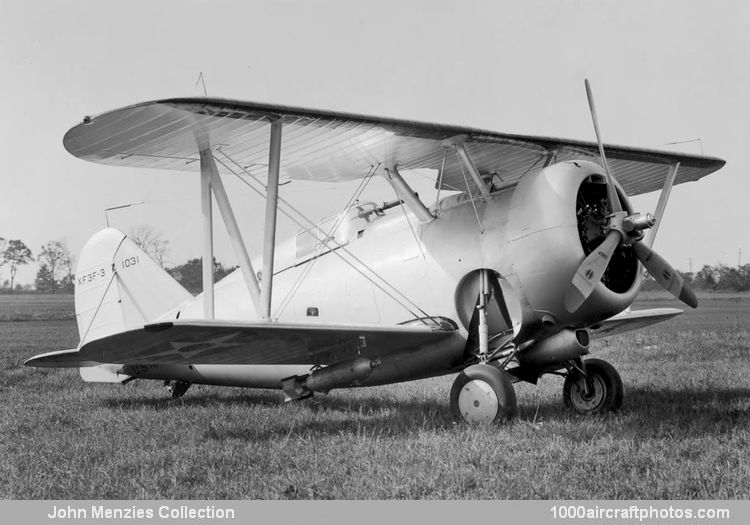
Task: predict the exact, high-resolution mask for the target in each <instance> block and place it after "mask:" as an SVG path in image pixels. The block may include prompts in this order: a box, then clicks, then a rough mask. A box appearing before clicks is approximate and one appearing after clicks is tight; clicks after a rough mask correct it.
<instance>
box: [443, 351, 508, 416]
mask: <svg viewBox="0 0 750 525" xmlns="http://www.w3.org/2000/svg"><path fill="white" fill-rule="evenodd" d="M451 411H452V412H453V416H454V417H455V418H456V420H458V421H465V422H467V423H471V424H480V425H486V424H490V423H503V422H505V421H509V420H510V419H512V418H513V417H514V416H515V415H516V392H515V390H514V389H513V382H512V381H511V379H510V376H509V375H508V374H507V373H505V372H504V371H503V370H500V369H499V368H495V367H494V366H492V365H485V364H479V365H472V366H470V367H468V368H466V369H464V371H463V372H461V373H460V374H458V377H457V378H456V381H455V382H454V383H453V388H451Z"/></svg>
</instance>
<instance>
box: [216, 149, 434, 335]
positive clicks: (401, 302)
mask: <svg viewBox="0 0 750 525" xmlns="http://www.w3.org/2000/svg"><path fill="white" fill-rule="evenodd" d="M219 152H220V153H221V154H222V155H223V156H224V157H226V159H227V161H229V162H230V163H232V164H233V165H235V166H236V167H237V168H238V169H239V170H240V171H241V172H243V173H244V174H245V175H247V176H248V177H250V178H251V179H252V180H253V181H254V182H255V183H256V184H258V185H260V186H261V187H263V188H265V185H264V184H263V183H262V182H261V181H259V180H258V179H257V177H255V176H254V175H253V174H252V173H250V172H248V171H247V170H246V169H245V168H243V167H242V166H241V165H240V164H239V163H237V161H235V160H234V159H232V158H231V157H230V156H229V155H227V154H226V153H225V152H223V151H221V150H219ZM216 161H217V162H219V164H221V165H222V166H224V168H226V169H227V170H228V171H229V172H230V173H231V174H232V175H234V176H235V177H237V179H238V180H240V181H241V182H243V183H244V184H245V185H246V186H248V187H249V188H250V189H252V190H253V191H255V192H256V193H257V194H258V195H260V196H261V197H264V198H265V195H264V193H263V191H261V190H259V189H257V188H256V187H254V186H253V185H252V184H250V182H249V181H247V180H245V179H244V178H242V177H241V176H240V175H239V174H238V173H236V172H235V171H234V170H233V169H232V168H231V167H229V166H228V165H227V164H226V163H225V162H223V161H222V160H221V159H216ZM279 202H280V203H282V204H284V205H285V206H286V207H287V208H288V209H289V210H290V211H288V210H286V209H284V208H281V207H279V208H280V209H281V212H282V213H283V214H284V215H286V216H287V217H288V218H289V219H290V220H291V221H292V222H294V223H295V224H296V225H297V226H298V227H300V228H302V229H303V230H305V231H309V233H310V235H313V233H312V231H310V230H311V229H312V228H316V227H317V225H316V224H315V223H314V222H313V221H312V220H310V219H309V218H308V217H306V216H305V214H303V213H302V212H301V211H299V210H298V209H297V208H296V207H294V206H293V205H292V204H291V203H289V202H288V201H287V200H286V199H284V198H283V197H281V196H279ZM291 212H294V213H295V214H297V216H298V217H299V218H295V217H294V216H293V215H292V213H291ZM301 221H306V222H307V223H308V225H307V226H305V225H304V224H303V223H302V222H301ZM323 242H325V243H326V247H328V248H329V249H330V251H331V253H333V254H334V255H336V256H337V257H339V258H340V259H341V260H342V261H343V262H344V263H345V264H347V265H348V266H350V267H351V268H352V269H353V270H354V271H356V272H357V273H359V274H360V275H362V276H363V277H364V278H365V279H367V280H368V281H369V282H370V283H372V284H373V285H374V286H375V287H376V288H378V289H379V290H381V291H382V292H383V293H385V294H386V295H387V296H388V297H390V298H391V299H393V300H394V301H395V302H396V303H397V304H399V305H400V306H401V307H402V308H404V309H405V310H406V311H408V312H409V313H410V314H411V315H413V316H414V317H415V318H416V319H419V321H421V322H422V323H423V324H425V325H428V323H427V321H426V319H429V320H430V321H432V323H433V324H434V325H435V326H438V327H440V323H439V322H438V321H437V320H436V319H435V318H434V317H433V316H431V315H429V314H428V313H427V312H425V311H424V310H423V309H422V308H420V307H419V306H418V305H417V304H416V303H414V302H413V301H412V300H410V299H409V298H408V297H406V296H405V295H404V294H403V293H401V292H400V291H399V290H398V289H397V288H396V287H395V286H393V285H392V284H390V283H389V282H388V281H386V280H385V279H384V278H383V277H382V276H380V275H379V274H378V273H377V272H376V271H375V270H373V269H372V268H370V267H369V266H368V265H367V264H365V263H364V262H363V261H362V260H361V259H359V258H358V257H357V256H356V255H354V254H353V253H352V252H351V251H349V250H347V249H346V247H344V246H343V245H342V244H340V243H338V242H337V241H336V240H335V239H324V241H323ZM329 243H333V244H334V245H335V247H334V248H331V247H330V245H329ZM337 248H340V250H338V249H337ZM339 251H343V252H344V253H345V254H346V255H348V256H349V257H351V258H352V259H353V260H354V261H355V262H356V263H358V264H359V265H361V267H362V268H364V269H366V270H367V271H368V272H370V273H371V274H372V275H373V276H374V277H376V278H377V279H379V280H380V281H381V282H382V283H383V285H385V286H387V287H388V288H390V289H391V291H392V292H393V293H391V292H389V291H388V290H386V289H385V288H384V287H383V285H380V284H378V283H377V282H375V280H374V279H373V277H370V276H368V275H367V274H365V272H364V271H363V270H362V269H360V268H358V267H357V266H356V265H355V264H354V263H353V262H352V261H349V260H347V259H346V258H345V257H344V256H343V255H342V254H341V253H339ZM396 295H398V296H399V297H401V299H402V300H399V299H398V298H397V297H395V296H396ZM404 303H407V304H408V305H410V306H411V307H412V308H413V309H414V310H417V311H418V312H419V313H421V314H422V316H419V315H417V314H416V313H415V312H414V311H413V310H412V309H411V308H409V307H408V306H406V305H405V304H404Z"/></svg>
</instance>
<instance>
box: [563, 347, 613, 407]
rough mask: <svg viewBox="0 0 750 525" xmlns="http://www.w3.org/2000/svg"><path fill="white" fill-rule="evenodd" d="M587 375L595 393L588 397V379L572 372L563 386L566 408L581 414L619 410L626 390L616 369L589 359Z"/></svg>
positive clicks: (603, 362)
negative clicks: (586, 393) (586, 383)
mask: <svg viewBox="0 0 750 525" xmlns="http://www.w3.org/2000/svg"><path fill="white" fill-rule="evenodd" d="M586 374H587V375H588V376H589V378H590V379H591V385H592V387H593V392H591V394H590V395H589V396H586V395H585V392H586V385H585V383H584V382H585V381H586V379H585V378H584V377H583V375H581V374H580V373H579V372H571V373H569V374H568V375H567V377H566V378H565V384H564V385H563V401H564V402H565V406H566V407H568V408H569V409H571V410H573V411H574V412H578V413H579V414H603V413H606V412H616V411H617V410H619V409H620V407H621V406H622V399H623V396H624V390H623V386H622V379H620V374H618V373H617V370H616V369H615V367H613V366H612V365H610V364H609V363H608V362H606V361H603V360H601V359H587V360H586Z"/></svg>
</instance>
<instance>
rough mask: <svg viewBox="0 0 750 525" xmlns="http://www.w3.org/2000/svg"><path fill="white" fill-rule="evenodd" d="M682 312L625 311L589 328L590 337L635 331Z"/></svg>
mask: <svg viewBox="0 0 750 525" xmlns="http://www.w3.org/2000/svg"><path fill="white" fill-rule="evenodd" d="M681 313H682V310H678V309H677V308H651V309H649V310H632V311H629V310H625V311H624V312H621V313H619V314H617V315H615V316H613V317H610V318H609V319H607V320H606V321H602V322H601V323H597V324H595V325H594V326H590V327H589V330H590V331H591V337H593V338H594V339H597V338H599V337H607V336H610V335H615V334H620V333H622V332H627V331H630V330H637V329H639V328H643V327H644V326H649V325H652V324H656V323H661V322H662V321H666V320H667V319H671V318H672V317H675V316H677V315H680V314H681Z"/></svg>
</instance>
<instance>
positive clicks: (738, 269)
mask: <svg viewBox="0 0 750 525" xmlns="http://www.w3.org/2000/svg"><path fill="white" fill-rule="evenodd" d="M677 273H679V274H680V276H682V279H683V280H684V281H685V282H686V283H688V284H689V285H690V286H691V287H692V288H695V289H697V290H708V291H713V292H746V291H748V290H750V264H743V265H741V266H727V265H726V264H717V265H713V266H709V265H705V266H703V268H701V269H700V271H698V272H696V273H692V272H685V273H682V272H680V271H679V270H678V271H677ZM658 288H660V286H659V285H658V284H657V283H656V281H654V279H653V277H651V276H650V275H646V277H645V278H644V282H643V289H644V290H651V289H658Z"/></svg>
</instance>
